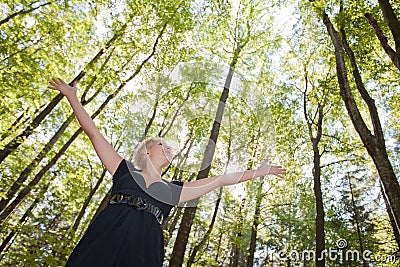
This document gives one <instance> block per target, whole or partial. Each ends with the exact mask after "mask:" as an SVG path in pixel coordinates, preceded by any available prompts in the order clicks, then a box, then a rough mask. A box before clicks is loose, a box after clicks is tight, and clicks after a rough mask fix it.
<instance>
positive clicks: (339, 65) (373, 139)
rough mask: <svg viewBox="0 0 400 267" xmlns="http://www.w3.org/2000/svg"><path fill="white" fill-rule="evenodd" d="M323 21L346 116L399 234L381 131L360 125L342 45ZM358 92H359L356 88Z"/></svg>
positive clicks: (397, 203) (398, 191)
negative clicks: (371, 163)
mask: <svg viewBox="0 0 400 267" xmlns="http://www.w3.org/2000/svg"><path fill="white" fill-rule="evenodd" d="M323 22H324V24H325V26H326V27H327V30H328V33H329V35H330V37H331V39H332V42H333V44H334V47H335V58H336V70H337V77H338V82H339V87H340V95H341V97H342V99H343V101H344V103H345V106H346V109H347V112H348V113H349V115H350V118H351V121H352V123H353V125H354V127H355V129H356V131H357V133H358V134H359V136H360V138H361V140H362V142H363V144H364V146H365V147H366V149H367V151H368V154H369V155H370V156H371V158H372V159H373V161H374V164H375V166H376V168H377V170H378V173H379V177H380V179H381V181H382V184H383V189H384V193H385V194H386V195H387V199H388V204H389V205H388V206H387V207H386V208H387V211H388V213H392V215H393V219H394V221H393V222H392V228H393V229H395V228H396V229H397V232H400V231H399V229H400V228H399V222H400V185H399V182H398V180H397V178H396V175H395V173H394V170H393V167H392V165H391V163H390V160H389V157H388V155H387V151H386V145H385V142H384V140H383V142H382V140H380V139H381V137H379V132H380V130H381V129H374V133H375V135H373V134H372V133H371V131H370V130H369V129H368V127H367V125H366V123H365V122H364V120H363V118H362V116H361V113H360V111H359V110H358V107H357V103H356V102H355V100H354V97H353V94H352V92H351V89H350V85H349V81H348V78H347V71H346V65H345V60H344V53H343V44H342V42H341V40H340V37H339V34H338V32H337V31H336V30H335V29H334V27H333V25H332V23H331V21H330V20H329V17H328V15H327V14H324V15H323ZM358 89H359V90H360V88H358ZM361 96H363V94H361ZM363 99H364V101H366V103H367V104H368V106H369V105H370V104H371V103H370V102H371V101H373V100H372V99H370V100H366V99H365V98H364V97H363ZM372 104H373V103H372ZM370 115H371V116H372V118H371V119H372V121H374V120H378V119H379V116H378V114H377V113H375V112H374V111H371V110H370ZM375 126H376V125H374V127H375ZM394 232H396V230H394ZM395 238H396V242H397V244H398V246H399V247H400V236H395Z"/></svg>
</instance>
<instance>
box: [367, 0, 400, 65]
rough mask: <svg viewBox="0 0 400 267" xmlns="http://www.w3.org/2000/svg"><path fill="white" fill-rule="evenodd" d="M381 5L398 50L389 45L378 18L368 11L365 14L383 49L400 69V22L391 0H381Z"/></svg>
mask: <svg viewBox="0 0 400 267" xmlns="http://www.w3.org/2000/svg"><path fill="white" fill-rule="evenodd" d="M379 5H380V7H381V10H382V13H383V16H384V18H385V21H386V24H387V25H388V26H389V28H390V30H391V32H392V36H393V38H394V41H395V49H396V50H395V49H393V48H392V47H391V46H390V45H389V42H388V39H387V37H386V36H385V34H384V33H383V31H382V29H381V28H380V27H379V25H378V22H377V21H376V19H375V18H374V17H373V16H372V15H371V14H370V13H366V14H365V15H364V16H365V17H366V18H367V20H368V22H369V25H371V27H372V29H373V30H374V32H375V35H376V37H377V38H378V40H379V42H380V43H381V46H382V48H383V50H385V52H386V54H387V55H388V56H389V58H390V60H391V61H392V63H393V65H394V66H395V67H397V69H399V70H400V22H399V21H398V20H397V18H396V15H395V14H394V11H393V9H392V7H391V5H390V3H389V1H387V0H379Z"/></svg>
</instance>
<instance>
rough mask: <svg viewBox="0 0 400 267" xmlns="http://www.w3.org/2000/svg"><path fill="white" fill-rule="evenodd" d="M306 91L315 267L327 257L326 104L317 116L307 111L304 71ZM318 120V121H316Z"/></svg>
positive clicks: (305, 111) (321, 264)
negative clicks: (323, 166)
mask: <svg viewBox="0 0 400 267" xmlns="http://www.w3.org/2000/svg"><path fill="white" fill-rule="evenodd" d="M304 72H305V74H304V80H305V90H304V93H303V112H304V117H305V118H306V123H307V128H308V135H309V138H310V141H311V143H312V149H313V172H312V173H313V178H314V196H315V211H316V216H315V255H316V261H315V266H317V267H323V266H325V257H324V255H323V251H324V250H325V231H324V228H325V227H324V225H325V211H324V204H323V197H322V189H321V153H320V151H319V147H318V145H319V143H320V141H321V137H322V123H323V118H324V104H320V103H318V107H317V111H316V112H317V115H318V117H316V116H310V114H309V111H308V110H307V91H308V84H309V81H308V73H307V70H306V69H305V70H304ZM315 118H317V121H315ZM313 126H315V127H316V134H315V136H314V130H313Z"/></svg>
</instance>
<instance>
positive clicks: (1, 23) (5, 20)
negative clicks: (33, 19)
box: [0, 1, 51, 26]
mask: <svg viewBox="0 0 400 267" xmlns="http://www.w3.org/2000/svg"><path fill="white" fill-rule="evenodd" d="M38 2H39V1H38ZM33 4H34V3H32V4H31V5H30V6H31V8H29V9H22V10H20V11H18V12H15V13H13V14H11V15H8V16H7V17H6V18H4V19H2V20H0V26H1V25H3V24H5V23H7V22H8V21H10V20H11V19H13V18H15V17H16V16H19V15H25V14H28V13H30V12H33V11H35V10H37V9H39V8H41V7H44V6H47V5H50V4H51V2H46V3H43V4H41V5H38V6H37V7H32V5H33Z"/></svg>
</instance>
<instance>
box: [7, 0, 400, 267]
mask: <svg viewBox="0 0 400 267" xmlns="http://www.w3.org/2000/svg"><path fill="white" fill-rule="evenodd" d="M0 20H1V21H0V85H1V90H0V94H1V95H0V97H1V106H0V116H1V118H0V135H1V138H0V140H1V141H0V224H1V230H0V265H1V266H63V264H64V263H65V261H66V259H67V257H68V256H69V254H70V253H71V251H72V249H73V248H74V246H75V245H76V243H77V242H78V241H79V239H80V237H81V236H82V234H83V233H84V232H85V230H86V229H87V227H88V225H89V224H90V222H91V221H92V220H93V218H94V217H95V216H96V214H97V213H98V212H99V211H100V210H101V208H102V207H104V205H105V204H106V203H107V201H108V197H109V193H110V188H111V185H112V177H111V176H110V175H109V174H108V173H107V172H106V171H105V169H104V168H103V167H102V165H101V163H100V161H99V159H98V158H97V156H96V154H95V152H94V149H92V147H91V144H90V141H89V139H88V138H87V137H86V136H85V135H84V134H83V133H82V130H81V129H80V128H79V125H78V123H77V121H76V119H75V118H74V115H73V113H72V110H71V108H70V107H69V105H68V103H67V101H66V100H65V99H63V97H62V95H60V94H57V92H55V91H51V90H49V89H47V86H48V82H49V80H50V79H51V78H52V77H61V78H63V79H64V80H66V81H68V82H73V81H77V82H78V86H79V97H80V99H81V102H82V103H83V104H84V106H85V108H86V109H87V110H88V112H89V114H91V116H92V117H93V118H94V120H95V122H96V125H97V126H98V127H99V128H100V130H101V132H102V133H103V134H104V135H105V136H106V137H107V139H108V140H109V141H110V142H111V143H112V144H113V146H114V147H115V148H116V149H117V150H118V152H119V153H120V154H121V155H123V157H125V158H127V159H131V157H132V151H133V149H134V148H135V145H136V144H137V143H138V142H139V141H141V140H143V139H144V138H148V137H155V136H160V137H164V138H165V139H166V140H167V141H169V142H171V144H173V145H174V147H175V151H176V152H177V156H176V157H175V158H174V161H173V164H172V165H171V167H170V168H168V170H166V172H165V173H164V177H165V178H166V179H171V180H182V181H190V180H193V179H200V178H202V177H205V176H207V175H217V174H221V173H224V172H231V171H235V170H244V169H249V168H255V167H256V166H257V165H258V164H260V163H261V162H262V160H263V159H264V158H265V156H268V157H269V159H270V161H271V162H272V163H278V164H281V165H283V166H284V167H285V168H286V169H287V170H288V174H287V175H286V177H285V179H284V180H281V179H278V178H276V177H270V176H267V177H264V178H258V179H255V180H252V181H250V182H247V183H243V184H239V185H234V186H230V187H226V188H224V189H221V190H215V191H214V192H211V193H210V194H208V195H206V196H205V197H203V198H201V199H200V200H199V203H198V205H187V206H186V207H185V206H184V205H182V206H179V207H176V208H174V209H173V210H172V211H171V216H170V217H169V218H168V219H167V220H166V221H165V222H164V224H163V229H164V234H165V241H166V242H165V244H166V246H165V248H166V260H165V266H192V265H193V266H398V264H399V256H400V255H399V246H400V228H399V225H400V214H399V213H400V187H399V182H398V178H397V177H398V176H399V171H400V160H399V158H400V157H399V153H400V146H399V141H400V124H399V120H398V119H399V117H400V108H399V107H400V94H399V91H400V87H399V80H400V79H399V78H400V73H399V71H400V22H399V20H400V3H399V2H397V1H394V0H393V1H384V0H379V1H373V0H370V1H367V0H366V1H356V0H341V1H329V0H326V1H318V0H316V1H303V0H299V1H280V0H274V1H264V0H243V1H225V0H217V1H212V0H210V1H207V0H193V1H190V0H187V1H184V0H183V1H175V0H169V1H166V0H154V1H140V0H138V1H122V0H121V1H118V0H115V1H96V0H93V1H80V0H71V1H46V0H44V1H42V0H37V1H11V0H7V1H6V2H2V3H1V4H0ZM207 144H211V145H207ZM212 144H214V146H213V145H212ZM192 204H193V203H192ZM323 251H325V257H320V258H321V260H316V258H318V257H317V256H318V255H321V252H323ZM327 252H331V253H330V254H327Z"/></svg>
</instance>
